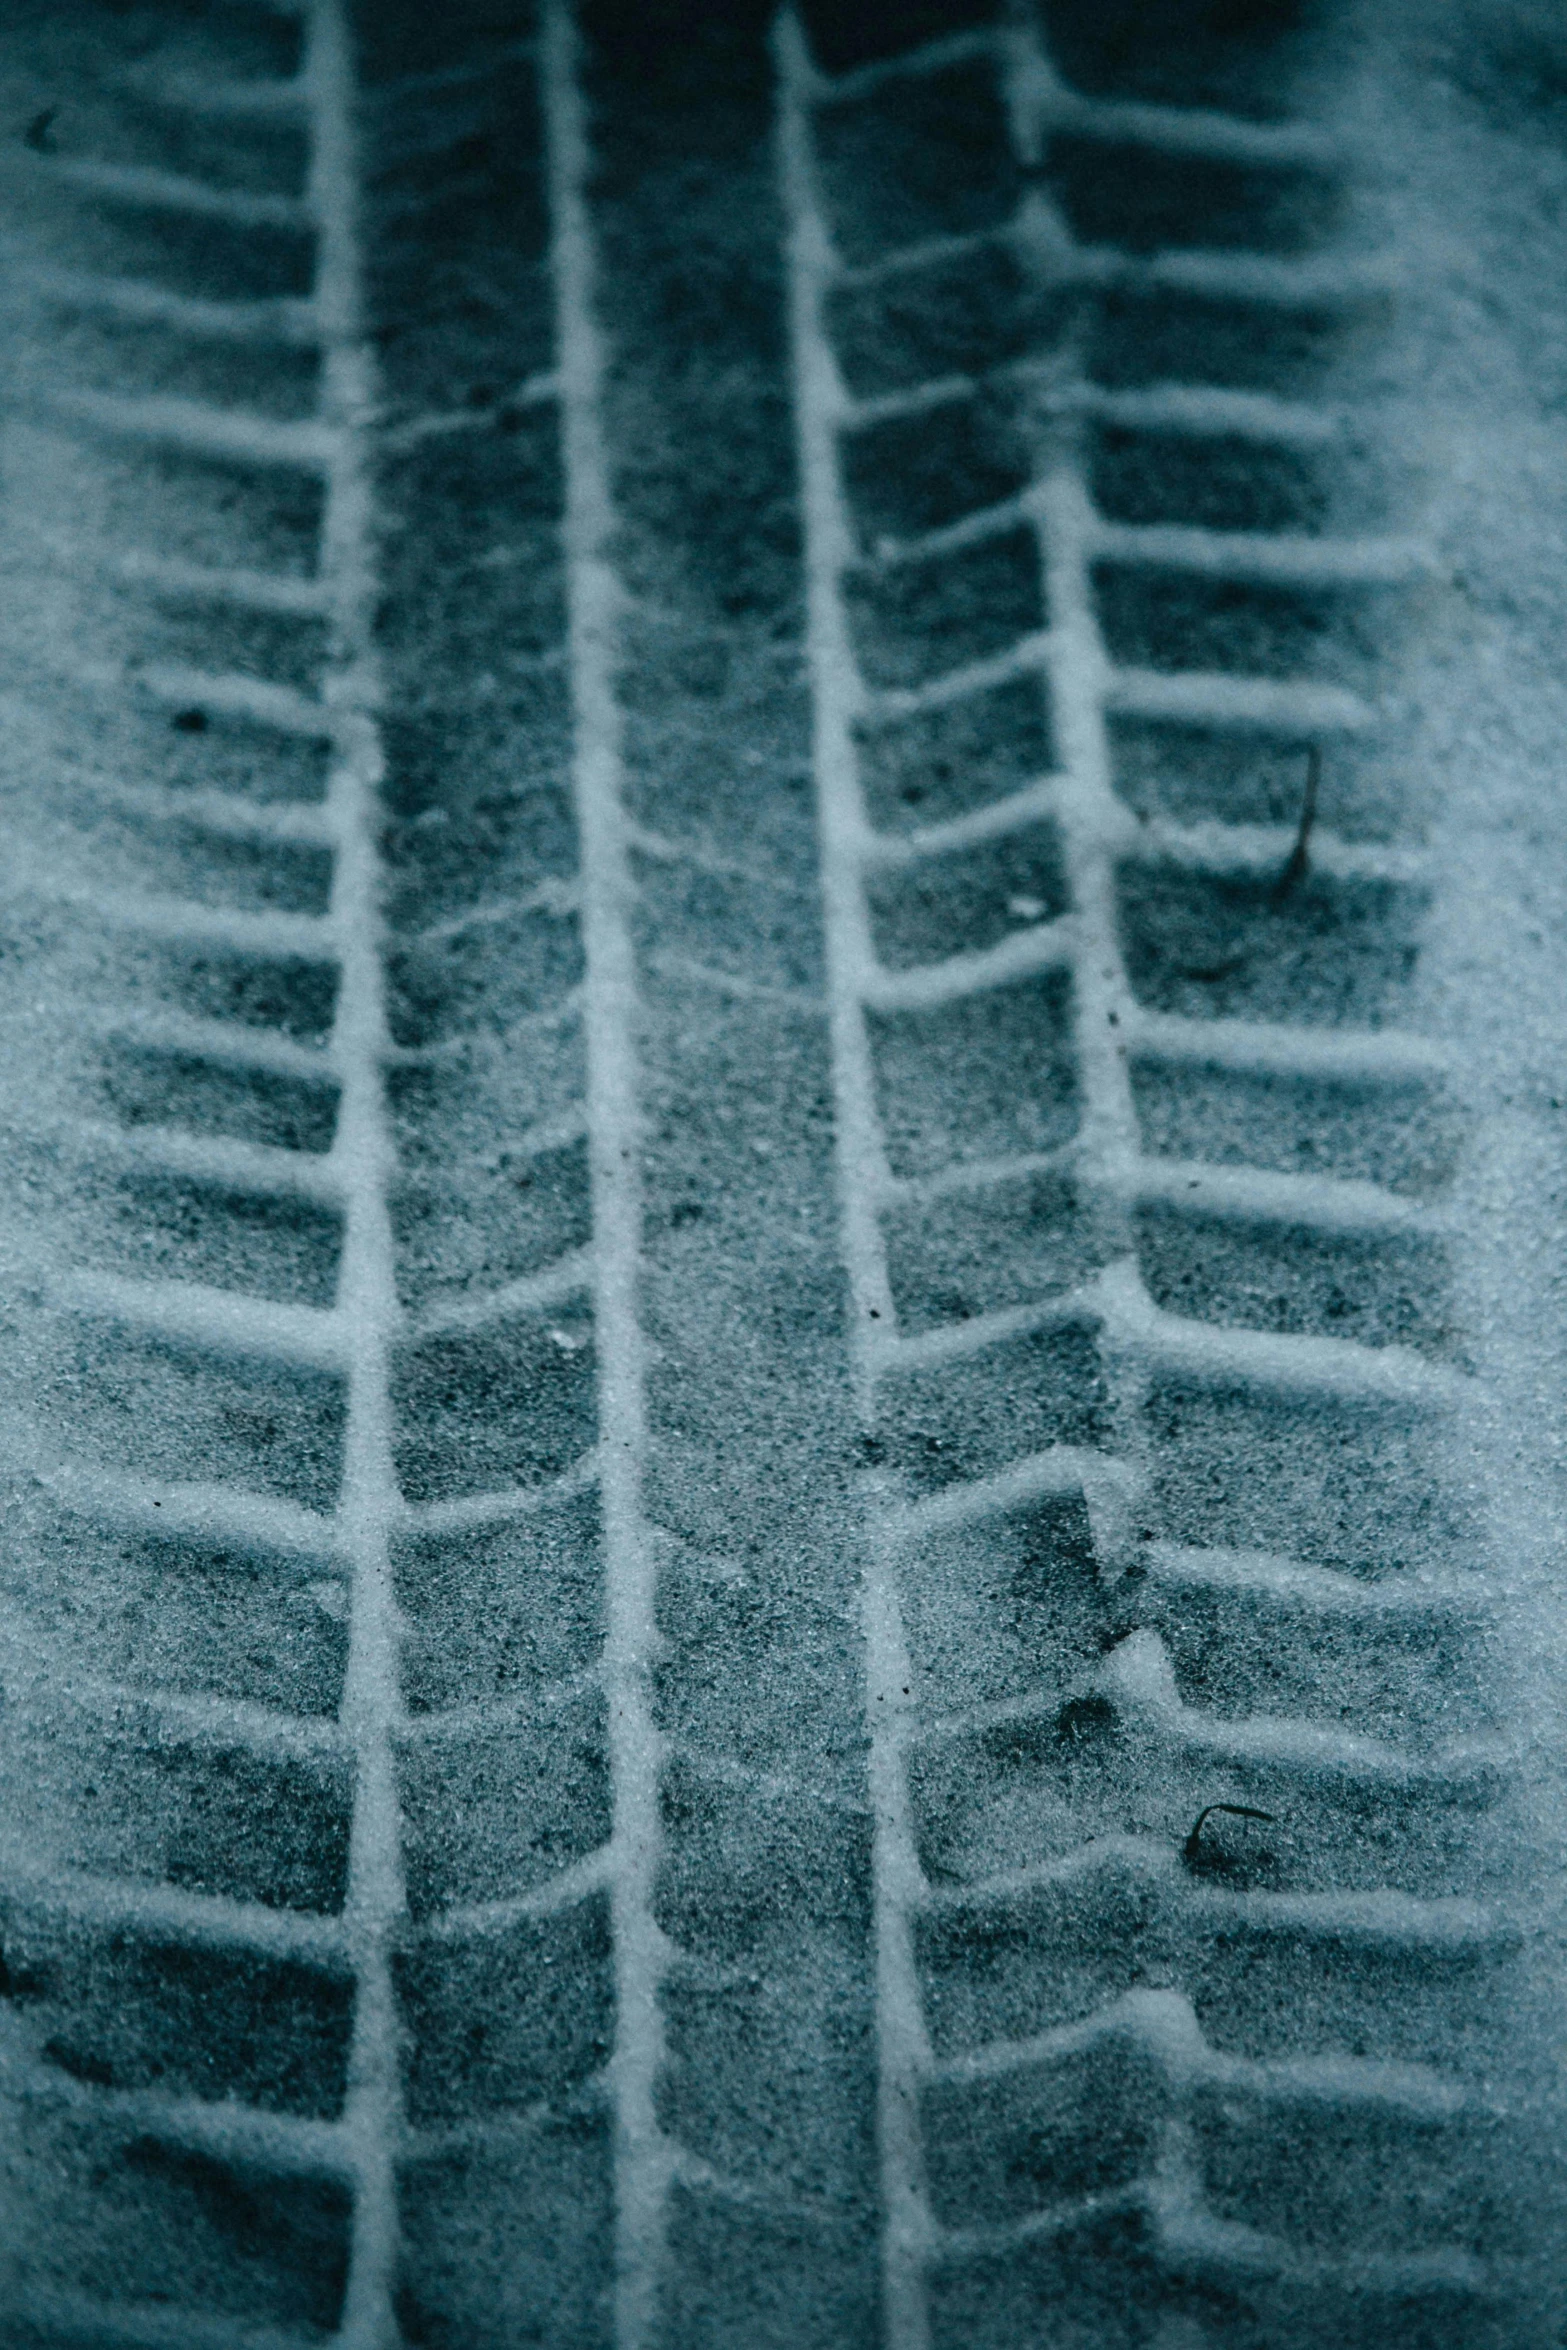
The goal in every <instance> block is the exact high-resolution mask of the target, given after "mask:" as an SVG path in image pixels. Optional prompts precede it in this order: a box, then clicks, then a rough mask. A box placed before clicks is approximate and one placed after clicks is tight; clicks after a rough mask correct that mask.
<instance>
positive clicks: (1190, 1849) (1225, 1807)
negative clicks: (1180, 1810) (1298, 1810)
mask: <svg viewBox="0 0 1567 2350" xmlns="http://www.w3.org/2000/svg"><path fill="white" fill-rule="evenodd" d="M1216 1811H1227V1812H1232V1813H1233V1814H1234V1816H1235V1818H1236V1819H1238V1820H1267V1821H1268V1822H1269V1823H1270V1825H1271V1823H1272V1821H1273V1817H1274V1815H1273V1813H1272V1812H1271V1811H1256V1810H1254V1809H1253V1807H1252V1806H1251V1805H1250V1804H1249V1803H1207V1804H1204V1806H1203V1808H1202V1810H1201V1811H1200V1812H1199V1813H1198V1814H1197V1817H1196V1819H1195V1820H1194V1821H1193V1822H1192V1832H1191V1834H1190V1835H1189V1836H1188V1837H1187V1839H1186V1842H1185V1843H1184V1844H1183V1845H1182V1847H1181V1856H1182V1858H1183V1859H1184V1860H1187V1861H1196V1860H1200V1859H1201V1858H1202V1841H1201V1840H1202V1824H1203V1821H1204V1820H1206V1819H1209V1818H1211V1817H1212V1815H1213V1813H1214V1812H1216Z"/></svg>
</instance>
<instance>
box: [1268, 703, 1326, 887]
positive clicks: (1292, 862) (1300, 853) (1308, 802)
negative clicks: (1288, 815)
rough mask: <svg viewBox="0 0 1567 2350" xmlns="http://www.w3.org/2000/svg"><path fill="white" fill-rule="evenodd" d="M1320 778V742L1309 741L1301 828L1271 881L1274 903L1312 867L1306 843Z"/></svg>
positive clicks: (1314, 811)
mask: <svg viewBox="0 0 1567 2350" xmlns="http://www.w3.org/2000/svg"><path fill="white" fill-rule="evenodd" d="M1321 779H1322V746H1321V744H1320V743H1312V744H1311V745H1310V746H1309V747H1308V749H1307V752H1306V796H1305V798H1304V799H1303V800H1302V801H1301V805H1300V830H1299V831H1298V832H1297V833H1296V835H1295V846H1294V847H1293V848H1292V849H1291V851H1290V853H1289V857H1288V860H1287V862H1286V864H1285V867H1284V870H1283V872H1282V873H1281V874H1280V875H1279V878H1278V880H1277V881H1276V882H1275V883H1274V885H1273V899H1274V903H1275V905H1276V904H1277V903H1278V901H1279V900H1280V899H1281V898H1287V897H1288V896H1289V893H1290V891H1291V890H1292V889H1293V888H1294V887H1295V885H1296V883H1297V882H1300V881H1304V880H1305V878H1306V875H1307V873H1308V872H1309V871H1310V870H1311V858H1310V854H1309V843H1310V840H1311V828H1312V826H1313V825H1314V824H1315V823H1316V821H1317V785H1318V784H1319V782H1320V781H1321Z"/></svg>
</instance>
